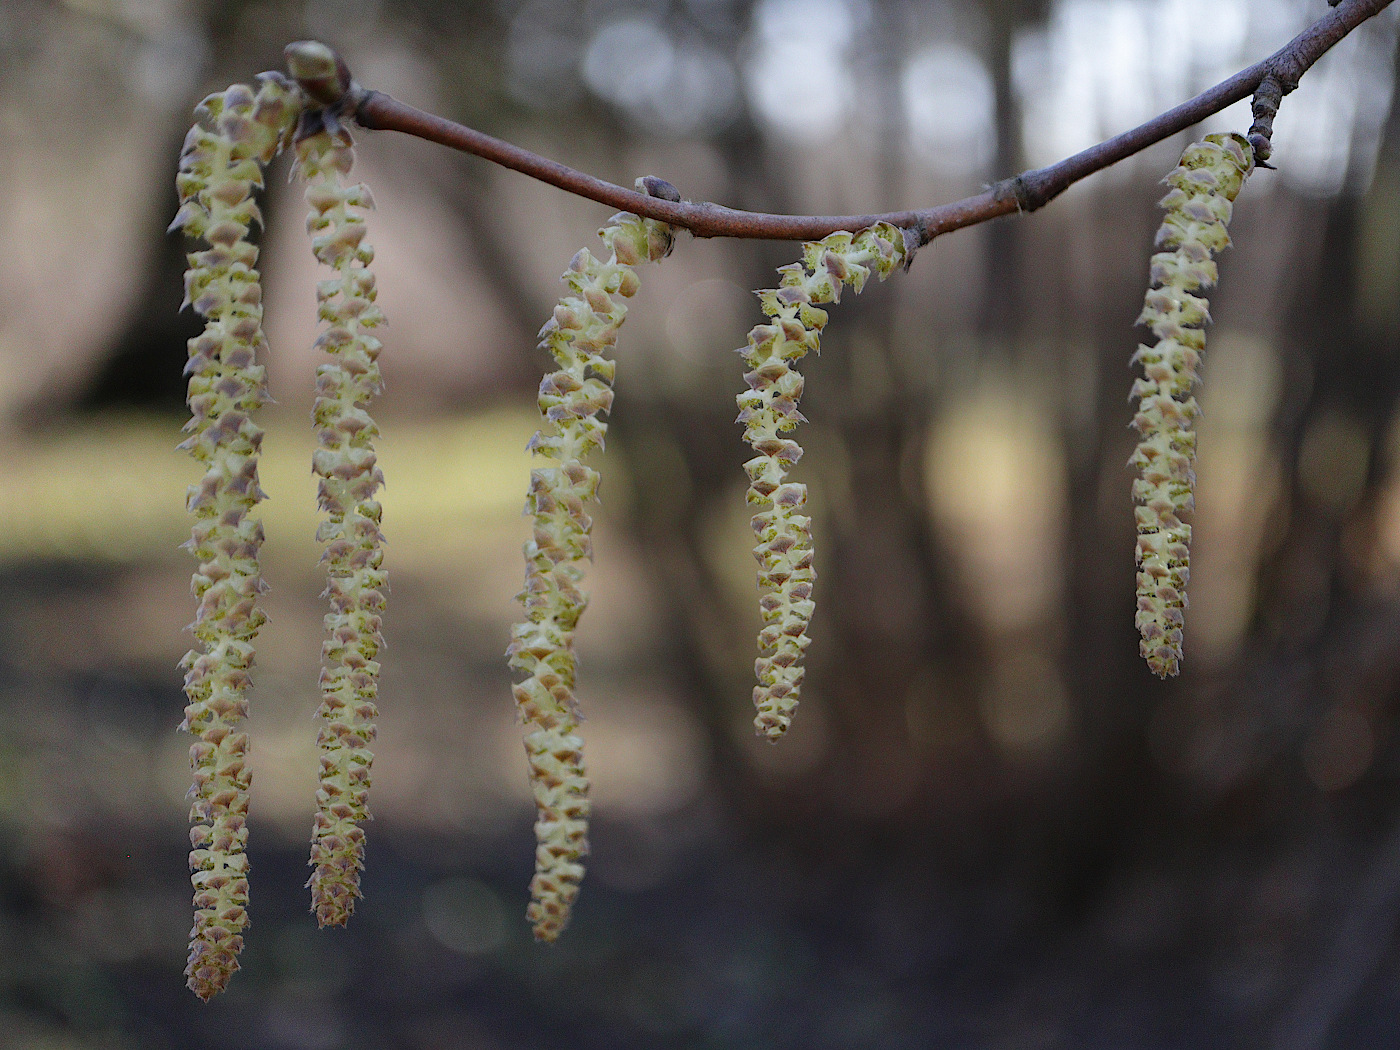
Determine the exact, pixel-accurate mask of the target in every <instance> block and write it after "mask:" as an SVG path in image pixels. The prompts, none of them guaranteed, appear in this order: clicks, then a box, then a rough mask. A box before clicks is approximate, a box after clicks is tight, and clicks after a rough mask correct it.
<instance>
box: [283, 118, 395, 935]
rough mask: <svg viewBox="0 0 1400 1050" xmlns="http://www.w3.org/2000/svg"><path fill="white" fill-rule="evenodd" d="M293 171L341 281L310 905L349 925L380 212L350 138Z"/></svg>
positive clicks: (362, 721) (360, 734) (366, 765)
mask: <svg viewBox="0 0 1400 1050" xmlns="http://www.w3.org/2000/svg"><path fill="white" fill-rule="evenodd" d="M296 150H297V166H298V168H299V170H300V171H301V174H302V176H303V177H304V178H305V179H306V183H307V187H306V202H307V204H309V205H310V206H311V211H310V214H309V215H308V216H307V220H306V228H307V232H309V233H310V234H312V237H313V240H312V248H313V250H314V252H315V254H316V258H317V259H318V260H319V261H320V262H321V263H323V264H324V265H326V266H329V267H331V268H332V269H333V270H334V271H335V276H333V277H331V278H330V279H328V280H324V281H321V282H320V283H319V284H318V285H317V286H316V298H317V301H318V303H319V314H320V319H321V321H322V322H323V324H324V326H325V327H324V328H323V329H322V332H321V335H320V338H319V339H317V341H316V342H317V345H318V346H319V347H321V348H322V349H324V350H325V351H326V352H327V353H329V354H330V355H331V357H332V360H331V362H330V363H328V364H323V365H321V366H319V367H318V368H317V370H316V401H315V405H314V407H313V409H312V418H313V420H314V422H315V424H316V431H317V441H318V444H319V448H318V449H317V450H316V453H315V455H314V456H313V457H312V469H313V471H314V472H315V473H316V475H317V476H318V477H319V478H320V482H319V485H318V492H319V501H320V504H321V510H322V511H323V512H325V515H326V520H325V522H323V523H322V525H321V527H320V529H319V530H318V531H317V534H316V538H317V539H318V540H320V541H321V542H322V543H324V544H325V553H324V555H323V556H322V559H321V560H322V562H323V563H324V564H325V565H326V570H327V577H328V579H327V583H326V592H325V597H327V598H329V599H330V606H331V611H330V613H329V614H328V615H327V616H326V633H327V639H326V641H325V643H324V644H323V646H322V650H321V655H322V662H323V666H322V670H321V707H320V710H319V712H318V714H319V715H320V718H321V731H320V733H319V735H318V738H317V747H318V748H319V751H320V760H321V779H320V785H319V786H318V788H317V790H316V804H317V808H316V818H315V824H314V826H313V828H312V838H311V861H310V863H311V867H312V869H313V870H312V873H311V879H310V881H309V882H308V883H307V885H308V886H310V887H311V907H312V910H313V911H315V912H316V919H317V921H318V923H319V924H320V925H322V926H330V925H344V923H345V922H346V921H347V920H348V919H349V918H350V914H351V912H352V911H353V910H354V907H355V898H356V897H358V896H359V895H360V870H361V868H362V867H363V866H364V848H365V847H364V841H365V833H364V829H363V828H362V827H361V826H360V825H361V824H362V823H363V822H364V821H367V820H369V819H370V812H369V807H368V795H369V786H370V765H371V763H372V761H373V759H374V756H373V754H372V753H371V751H370V745H371V744H372V743H373V742H374V735H375V724H374V723H375V718H376V717H378V710H377V708H376V706H375V700H376V698H377V696H378V688H379V663H378V661H377V660H376V659H375V657H376V656H378V654H379V648H380V646H381V645H382V644H383V637H382V636H381V635H380V614H381V613H382V612H383V610H384V604H385V598H384V596H385V592H386V591H387V590H388V582H387V576H386V574H385V572H384V570H383V568H382V567H381V565H382V562H383V559H384V552H383V542H384V537H383V534H382V533H381V532H380V521H381V517H382V509H381V507H380V504H379V501H378V500H377V499H376V498H375V496H376V494H377V493H378V491H379V487H380V485H381V484H383V481H384V477H383V474H382V473H381V472H380V470H379V467H378V466H377V463H376V457H375V450H374V438H375V437H376V436H377V435H378V433H379V431H378V428H377V427H376V426H375V423H374V420H373V419H371V418H370V415H369V413H368V411H366V409H367V407H368V405H369V402H370V400H371V399H372V398H373V397H374V396H375V395H376V394H378V393H379V392H380V388H381V380H380V372H379V364H378V357H379V350H380V346H381V344H380V342H379V340H378V339H377V338H375V337H374V336H373V335H372V334H370V332H371V330H372V329H374V328H375V327H377V326H378V325H380V324H382V323H383V320H384V317H383V314H382V313H380V311H379V307H377V306H376V305H375V294H376V293H375V282H374V274H373V273H372V272H371V271H370V269H369V264H370V262H371V261H372V259H373V250H372V249H371V248H370V247H369V245H367V244H366V243H365V241H364V237H365V222H364V218H363V215H362V210H363V209H365V208H370V207H372V206H373V201H372V199H371V197H370V193H369V190H368V188H367V187H365V186H363V185H360V184H354V185H347V184H346V182H345V179H344V177H345V176H347V175H349V174H350V170H351V167H352V166H353V164H354V153H353V150H352V147H351V141H350V136H349V133H348V132H346V131H344V130H343V129H339V130H337V131H336V132H334V133H332V132H329V131H326V130H324V129H322V130H316V131H314V133H312V134H309V135H307V136H306V137H304V138H301V139H300V141H298V142H297V146H296Z"/></svg>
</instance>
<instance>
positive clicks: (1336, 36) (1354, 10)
mask: <svg viewBox="0 0 1400 1050" xmlns="http://www.w3.org/2000/svg"><path fill="white" fill-rule="evenodd" d="M1389 4H1390V0H1342V2H1341V3H1339V4H1337V5H1336V6H1335V7H1334V8H1333V9H1332V10H1330V11H1328V12H1327V14H1325V15H1323V16H1322V17H1321V18H1319V19H1318V20H1317V21H1316V22H1314V23H1313V24H1312V25H1311V26H1309V27H1308V28H1307V29H1305V30H1304V31H1303V32H1301V33H1299V34H1298V35H1297V36H1296V37H1294V38H1293V39H1292V40H1291V41H1289V42H1288V43H1287V44H1286V45H1284V46H1283V47H1282V48H1280V49H1279V50H1278V51H1276V52H1274V53H1273V54H1272V55H1270V56H1269V57H1268V58H1266V59H1264V60H1263V61H1262V62H1258V63H1256V64H1255V65H1252V66H1250V67H1249V68H1248V69H1243V70H1241V71H1240V72H1238V73H1236V74H1235V75H1234V76H1232V77H1230V78H1229V79H1228V80H1224V81H1222V82H1221V83H1219V84H1217V85H1215V87H1213V88H1210V89H1209V90H1207V91H1205V92H1202V93H1201V94H1199V95H1197V96H1196V97H1195V98H1193V99H1190V100H1189V101H1187V102H1183V103H1182V104H1181V105H1179V106H1176V107H1175V108H1173V109H1169V110H1167V111H1166V112H1165V113H1162V114H1160V115H1159V116H1156V117H1154V118H1153V119H1152V120H1149V121H1148V122H1147V123H1145V124H1142V125H1140V126H1138V127H1136V128H1133V129H1132V130H1131V131H1125V132H1124V133H1123V134H1121V135H1115V136H1114V137H1113V138H1110V139H1107V140H1105V141H1104V142H1100V143H1099V144H1098V145H1096V146H1091V147H1090V148H1088V149H1086V150H1084V151H1082V152H1080V153H1076V154H1074V156H1072V157H1067V158H1066V159H1064V160H1062V161H1059V162H1058V163H1056V164H1052V165H1050V166H1049V167H1046V168H1037V169H1034V170H1031V171H1026V172H1022V173H1021V174H1020V175H1015V176H1013V177H1011V178H1009V179H1003V180H1001V181H1000V182H997V183H994V184H993V185H991V186H989V187H988V188H987V189H986V190H984V191H983V192H981V193H978V194H976V195H974V196H972V197H966V198H964V199H962V200H959V201H953V202H951V203H948V204H940V205H937V206H935V207H932V208H922V209H918V210H910V211H896V212H886V213H884V214H881V215H773V214H767V213H764V212H749V211H738V210H735V209H733V208H726V207H724V206H722V205H719V204H711V203H708V202H705V201H669V200H664V199H661V198H658V197H654V196H648V195H646V194H642V193H639V192H637V191H635V190H629V189H625V188H624V187H622V186H618V185H615V184H613V183H611V182H605V181H604V180H602V179H599V178H595V177H594V176H592V175H589V174H587V173H586V172H582V171H577V170H576V169H574V168H570V167H568V166H567V165H564V164H560V163H558V162H557V161H553V160H550V159H548V158H547V157H541V156H540V155H538V154H536V153H532V152H530V151H529V150H526V149H522V148H521V147H519V146H516V145H513V144H511V143H509V142H506V141H504V140H502V139H498V138H495V137H494V136H491V135H487V134H485V133H483V132H480V131H477V130H475V129H474V128H469V127H467V126H465V125H463V124H458V123H456V122H455V121H451V120H447V119H446V118H444V117H439V116H434V115H433V114H431V113H425V112H423V111H422V110H420V109H416V108H414V107H413V106H410V105H408V104H407V103H404V102H399V101H398V100H397V99H394V98H391V97H390V96H388V95H386V94H384V93H382V92H379V91H367V90H365V89H363V88H360V87H359V86H358V85H355V84H353V83H352V84H351V85H350V88H349V90H348V91H347V92H346V93H345V95H344V96H343V97H342V98H341V99H339V100H337V101H336V102H335V103H331V104H330V108H331V109H332V110H339V111H340V112H343V113H346V114H347V115H352V116H353V117H354V119H355V120H356V122H358V123H359V124H360V125H361V126H362V127H365V128H368V129H371V130H374V131H398V132H402V133H404V134H406V135H413V136H416V137H417V138H422V139H427V140H428V141H429V142H436V143H438V144H440V145H443V146H449V147H451V148H452V149H455V150H459V151H461V152H463V153H471V154H474V155H476V156H478V157H482V158H484V159H485V160H489V161H492V162H493V163H496V164H500V165H502V166H504V167H507V168H511V169H513V170H515V171H519V172H522V173H524V174H526V175H530V176H532V177H534V178H537V179H539V180H541V181H542V182H547V183H549V184H550V185H552V186H557V187H558V188H559V189H561V190H566V191H567V192H569V193H574V194H577V195H579V196H581V197H586V198H588V199H589V200H594V201H597V202H599V203H600V204H607V205H609V206H611V207H614V208H619V209H622V210H624V211H630V212H634V213H636V214H637V215H642V216H644V217H646V218H649V219H659V220H662V221H664V222H669V223H671V224H672V225H673V226H682V227H684V228H685V229H687V230H689V231H690V232H691V233H693V234H694V235H695V236H697V237H740V238H759V239H768V240H818V239H820V238H822V237H825V236H826V235H827V234H829V233H834V232H836V231H837V230H852V231H854V230H859V229H863V228H865V227H867V226H873V225H874V224H875V223H877V222H888V223H890V224H892V225H894V226H899V227H901V228H903V229H906V230H910V231H913V232H914V233H915V234H917V237H918V243H919V244H921V245H922V244H927V243H928V242H929V241H931V240H933V239H934V238H935V237H938V236H940V235H941V234H944V233H949V232H951V231H953V230H960V229H962V228H964V227H966V226H975V225H977V224H978V223H983V222H987V221H988V220H989V219H995V218H998V217H1000V216H1003V215H1010V214H1012V213H1013V212H1030V211H1035V210H1036V209H1037V208H1041V207H1043V206H1044V205H1045V204H1047V203H1049V202H1050V201H1051V200H1053V199H1054V198H1055V197H1057V196H1059V195H1060V194H1061V193H1063V192H1064V191H1065V190H1066V189H1068V188H1069V187H1070V186H1072V185H1073V184H1074V183H1076V182H1078V181H1079V180H1080V179H1083V178H1085V177H1086V176H1089V175H1092V174H1093V173H1094V172H1096V171H1101V170H1103V169H1104V168H1107V167H1110V166H1111V165H1114V164H1117V163H1118V162H1119V161H1121V160H1123V159H1125V158H1127V157H1130V156H1132V155H1133V154H1134V153H1137V152H1138V151H1140V150H1143V149H1146V148H1147V147H1148V146H1151V145H1153V144H1154V143H1157V142H1161V141H1162V140H1163V139H1166V138H1170V137H1171V136H1172V135H1175V134H1177V133H1178V132H1181V131H1185V130H1186V129H1187V128H1189V127H1191V126H1192V125H1193V124H1196V123H1198V122H1200V121H1201V120H1204V119H1205V118H1206V117H1208V116H1210V115H1211V114H1213V113H1218V112H1219V111H1220V110H1222V109H1224V108H1225V107H1226V106H1229V105H1231V104H1233V103H1235V102H1238V101H1240V100H1241V99H1245V98H1249V97H1250V96H1251V95H1252V94H1254V93H1255V92H1256V91H1257V90H1258V89H1259V87H1260V85H1261V84H1262V83H1264V81H1265V79H1266V78H1271V79H1272V81H1274V82H1276V83H1277V84H1279V85H1280V86H1281V87H1282V93H1283V94H1287V93H1288V92H1289V91H1292V90H1293V88H1294V87H1296V86H1297V84H1298V81H1299V79H1300V78H1301V77H1302V75H1303V73H1305V72H1306V71H1307V70H1308V69H1309V68H1311V66H1312V65H1313V63H1315V62H1316V61H1317V60H1318V59H1319V58H1321V57H1322V55H1323V54H1325V53H1326V52H1327V50H1328V49H1329V48H1331V47H1332V46H1333V45H1334V44H1336V43H1337V42H1338V41H1339V40H1341V39H1342V38H1343V37H1345V36H1346V35H1347V34H1348V33H1350V32H1351V31H1352V30H1353V29H1355V28H1356V27H1357V26H1359V25H1360V24H1361V23H1362V22H1364V21H1366V20H1367V19H1368V18H1371V17H1373V16H1374V15H1376V14H1378V13H1379V12H1380V11H1382V10H1384V9H1385V8H1386V7H1387V6H1388V5H1389ZM316 86H317V87H318V88H322V87H323V85H319V84H318V85H316ZM318 97H319V96H318Z"/></svg>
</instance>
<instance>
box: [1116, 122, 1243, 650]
mask: <svg viewBox="0 0 1400 1050" xmlns="http://www.w3.org/2000/svg"><path fill="white" fill-rule="evenodd" d="M1253 167H1254V162H1253V159H1252V153H1251V150H1250V146H1249V143H1248V142H1247V141H1246V140H1245V139H1244V137H1243V136H1241V135H1207V136H1206V138H1205V141H1203V142H1198V143H1195V144H1193V145H1191V146H1188V147H1187V148H1186V150H1185V152H1183V153H1182V155H1181V162H1180V164H1179V165H1178V166H1177V167H1176V168H1174V169H1173V170H1172V171H1171V172H1170V173H1169V174H1168V175H1167V177H1166V178H1165V179H1164V180H1163V181H1164V182H1166V183H1167V184H1168V185H1170V186H1171V187H1172V188H1171V190H1170V192H1168V193H1167V195H1166V196H1165V197H1164V198H1162V201H1161V206H1162V207H1163V208H1165V209H1166V211H1167V214H1166V216H1165V218H1164V219H1163V221H1162V225H1161V228H1160V229H1159V230H1158V231H1157V239H1156V243H1157V246H1158V247H1159V248H1165V249H1167V250H1166V251H1162V252H1159V253H1157V254H1156V255H1154V256H1152V263H1151V268H1150V277H1151V285H1152V286H1151V288H1149V289H1148V292H1147V296H1146V299H1145V301H1144V304H1143V310H1142V314H1141V315H1140V316H1139V317H1138V323H1139V324H1144V325H1147V326H1148V327H1149V328H1150V329H1151V330H1152V334H1153V335H1154V336H1156V337H1157V342H1156V343H1155V344H1154V345H1153V346H1146V345H1142V346H1139V347H1138V348H1137V351H1136V352H1135V353H1134V354H1133V357H1132V362H1133V363H1134V364H1141V365H1142V367H1143V376H1142V378H1139V379H1137V380H1136V381H1134V383H1133V389H1132V393H1131V395H1130V396H1131V397H1132V398H1135V399H1137V401H1138V409H1137V412H1136V414H1135V415H1134V416H1133V422H1132V425H1133V426H1134V427H1135V428H1136V429H1137V431H1138V433H1139V435H1140V436H1141V440H1140V441H1139V443H1138V446H1137V449H1136V450H1135V451H1134V452H1133V455H1132V458H1131V459H1130V460H1129V463H1130V464H1131V465H1132V466H1135V467H1137V468H1138V474H1139V476H1138V478H1137V480H1136V481H1134V482H1133V498H1134V500H1135V501H1136V502H1137V503H1138V504H1139V506H1138V507H1137V508H1136V509H1135V516H1136V520H1137V532H1138V538H1137V555H1136V557H1137V563H1138V574H1137V614H1136V623H1137V628H1138V631H1139V633H1140V634H1141V635H1142V642H1141V645H1140V650H1141V653H1142V656H1143V657H1144V658H1145V659H1146V660H1147V665H1148V667H1150V668H1151V669H1152V672H1153V673H1154V674H1156V675H1157V676H1158V677H1160V678H1166V677H1168V676H1169V675H1174V674H1176V673H1177V671H1178V670H1179V669H1180V666H1181V640H1182V627H1183V625H1184V623H1185V610H1186V584H1187V581H1188V579H1189V577H1190V543H1191V526H1190V525H1187V524H1185V523H1183V522H1182V520H1181V515H1182V514H1184V513H1186V512H1188V511H1190V510H1193V509H1194V507H1195V496H1194V489H1195V484H1196V473H1195V460H1196V434H1195V430H1194V427H1195V421H1196V417H1197V416H1198V415H1199V414H1200V409H1199V406H1198V405H1197V404H1196V399H1195V397H1194V396H1192V393H1191V391H1192V388H1193V387H1194V386H1195V384H1196V383H1198V382H1199V381H1200V369H1201V360H1202V356H1201V355H1202V354H1203V353H1204V351H1205V346H1206V337H1205V326H1206V325H1207V324H1209V323H1210V304H1209V302H1208V301H1207V300H1206V299H1205V297H1204V296H1202V295H1198V294H1196V293H1198V292H1200V291H1202V290H1203V289H1205V288H1208V287H1210V286H1211V285H1213V284H1214V283H1215V282H1216V279H1217V276H1218V273H1217V269H1216V264H1215V261H1214V259H1213V258H1212V256H1214V255H1215V254H1217V253H1218V252H1220V251H1222V250H1224V249H1225V248H1227V247H1228V246H1229V244H1230V235H1229V233H1227V232H1226V226H1227V224H1228V223H1229V221H1230V216H1231V213H1232V210H1233V206H1234V205H1233V202H1234V199H1235V197H1236V196H1237V195H1238V193H1239V191H1240V188H1241V187H1242V186H1243V185H1244V180H1245V178H1246V177H1248V175H1249V173H1250V172H1251V171H1252V170H1253Z"/></svg>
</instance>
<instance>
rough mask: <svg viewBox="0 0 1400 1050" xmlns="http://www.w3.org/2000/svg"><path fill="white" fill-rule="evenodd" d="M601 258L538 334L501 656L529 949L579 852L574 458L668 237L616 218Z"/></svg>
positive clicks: (583, 469) (583, 801)
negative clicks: (518, 559) (537, 460)
mask: <svg viewBox="0 0 1400 1050" xmlns="http://www.w3.org/2000/svg"><path fill="white" fill-rule="evenodd" d="M599 236H601V237H602V239H603V243H604V244H605V245H606V246H607V248H608V250H609V252H610V256H609V258H608V259H607V260H606V261H604V260H601V259H597V258H595V257H594V256H593V255H592V254H591V253H590V252H589V250H588V249H587V248H584V249H583V250H581V251H580V252H579V253H578V254H577V255H575V256H574V258H573V261H572V262H570V263H569V269H568V271H567V272H566V273H565V274H564V276H563V280H564V282H565V283H566V284H567V285H568V286H569V289H570V290H571V291H572V292H573V293H574V294H573V295H566V296H565V297H564V298H562V299H561V300H560V301H559V304H558V305H557V306H556V307H555V308H554V316H553V317H551V318H550V320H549V321H548V322H546V324H545V326H544V327H543V328H542V329H540V346H541V348H542V349H546V350H548V351H549V352H550V353H551V354H552V355H553V357H554V360H555V362H556V363H557V364H558V366H559V367H558V370H557V371H554V372H551V373H549V374H548V375H546V376H545V377H544V380H543V382H541V383H540V390H539V409H540V416H541V419H542V425H541V427H540V429H539V431H538V432H537V433H536V434H535V436H534V438H533V439H531V441H530V446H529V447H530V448H531V449H532V450H533V451H535V452H537V453H538V454H539V455H541V456H544V457H546V458H548V459H551V460H553V461H554V463H553V465H550V466H542V467H539V468H537V469H535V470H533V471H532V472H531V474H530V492H529V495H528V497H527V498H526V502H525V510H526V512H527V513H529V514H530V515H531V516H532V518H533V521H534V530H533V536H532V538H531V539H530V540H529V541H528V542H526V544H525V589H524V591H523V592H522V593H521V594H520V600H521V602H522V604H523V605H524V607H525V615H526V620H525V622H524V623H521V624H517V625H516V626H515V628H514V629H513V631H512V635H511V643H510V647H509V648H508V649H507V650H506V655H507V656H508V657H509V658H510V666H511V667H512V668H514V669H515V670H516V671H519V672H521V673H522V674H523V675H524V676H525V677H524V679H523V680H522V681H520V682H518V683H517V684H516V685H515V687H514V692H515V699H516V703H517V704H518V705H519V709H520V717H521V720H522V721H523V722H524V726H525V752H526V756H527V758H528V760H529V764H530V784H531V788H532V789H533V792H534V796H535V807H536V810H537V820H536V823H535V838H536V842H537V846H536V850H535V875H534V879H533V880H532V881H531V884H530V895H531V902H530V906H529V909H528V910H527V913H526V917H527V918H528V919H529V921H530V924H531V925H532V926H533V928H534V932H535V937H536V938H538V939H539V940H541V941H552V940H554V939H555V938H556V937H558V936H559V934H560V933H561V932H563V930H564V927H565V926H566V925H567V924H568V921H569V912H570V909H571V907H572V905H573V902H574V899H575V898H576V897H577V896H578V890H579V882H580V880H582V878H583V863H582V858H583V857H584V856H585V855H586V854H587V852H588V813H589V802H588V777H587V774H586V773H585V771H584V766H583V741H582V739H580V737H579V736H578V734H577V729H578V726H579V722H580V721H581V716H580V714H579V709H578V703H577V701H576V700H575V698H574V682H575V666H576V662H575V656H574V628H575V627H576V626H577V624H578V619H579V616H580V615H581V614H582V613H583V610H584V608H585V607H586V605H587V603H588V602H587V598H586V597H585V596H584V594H583V593H582V592H581V591H580V590H579V583H580V582H581V581H582V578H583V563H584V561H585V560H587V559H589V558H591V557H592V554H593V547H592V540H591V538H590V535H589V533H590V530H591V528H592V525H593V521H592V518H590V517H589V515H588V512H587V510H586V509H585V504H586V503H587V502H588V501H589V500H591V499H593V498H594V496H595V495H596V493H597V491H598V480H599V478H598V472H597V471H596V470H594V469H593V468H591V467H587V466H585V465H584V464H583V462H582V461H583V458H584V456H586V455H587V454H588V453H589V452H591V451H593V450H594V449H601V448H602V447H603V441H604V437H605V435H606V433H607V424H606V423H605V422H603V421H602V420H601V419H599V418H598V414H599V413H600V412H605V411H607V410H608V408H609V407H610V406H611V405H612V399H613V391H612V381H613V374H614V369H615V362H614V361H613V360H612V359H611V358H609V357H607V356H606V355H607V354H608V352H609V351H610V350H611V349H612V347H613V345H614V343H616V341H617V331H618V328H620V327H621V325H622V322H623V320H624V319H625V318H626V316H627V308H626V306H625V305H624V304H623V302H622V300H623V299H627V298H630V297H631V296H633V295H634V294H636V292H637V289H638V287H639V286H640V282H639V280H638V278H637V275H636V273H635V272H634V271H633V267H635V266H637V265H638V264H640V263H642V262H646V261H648V260H650V261H653V262H655V261H659V260H660V259H662V258H664V257H665V256H666V255H667V254H668V253H669V252H670V250H671V243H672V233H671V228H670V227H669V226H667V225H666V224H664V223H660V222H654V221H652V220H650V219H641V218H638V217H637V216H635V215H632V214H630V213H625V212H624V213H622V214H619V215H614V216H613V217H612V219H611V220H609V223H608V225H607V226H605V227H604V228H603V229H602V230H600V231H599Z"/></svg>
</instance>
